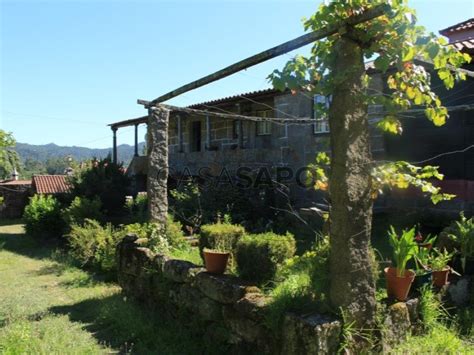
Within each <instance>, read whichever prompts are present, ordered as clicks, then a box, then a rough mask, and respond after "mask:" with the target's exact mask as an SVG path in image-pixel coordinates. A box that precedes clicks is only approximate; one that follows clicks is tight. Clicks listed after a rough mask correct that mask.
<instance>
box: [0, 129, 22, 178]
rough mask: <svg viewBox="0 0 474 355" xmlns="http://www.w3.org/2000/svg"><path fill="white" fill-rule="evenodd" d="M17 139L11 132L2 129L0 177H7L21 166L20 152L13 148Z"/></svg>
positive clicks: (0, 133)
mask: <svg viewBox="0 0 474 355" xmlns="http://www.w3.org/2000/svg"><path fill="white" fill-rule="evenodd" d="M15 144H16V141H15V138H13V135H12V134H11V133H10V132H5V131H4V130H2V129H0V179H7V178H9V177H10V176H11V174H12V172H13V171H14V170H15V169H19V167H20V158H19V157H18V153H17V152H16V151H15V150H13V149H12V148H13V147H15Z"/></svg>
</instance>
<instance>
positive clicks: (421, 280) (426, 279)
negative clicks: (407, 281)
mask: <svg viewBox="0 0 474 355" xmlns="http://www.w3.org/2000/svg"><path fill="white" fill-rule="evenodd" d="M432 274H433V272H432V271H431V270H427V271H426V272H425V273H423V274H419V275H416V276H415V280H414V281H413V287H415V289H416V290H418V291H420V289H422V288H423V287H424V286H426V285H428V286H431V285H432V283H433V277H432Z"/></svg>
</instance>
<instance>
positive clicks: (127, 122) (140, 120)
mask: <svg viewBox="0 0 474 355" xmlns="http://www.w3.org/2000/svg"><path fill="white" fill-rule="evenodd" d="M147 122H148V116H143V117H138V118H131V119H129V120H124V121H119V122H114V123H111V124H109V125H108V126H109V127H111V128H112V129H114V128H121V127H127V126H134V125H136V124H141V123H147Z"/></svg>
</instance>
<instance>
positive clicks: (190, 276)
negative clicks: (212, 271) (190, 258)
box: [184, 266, 207, 286]
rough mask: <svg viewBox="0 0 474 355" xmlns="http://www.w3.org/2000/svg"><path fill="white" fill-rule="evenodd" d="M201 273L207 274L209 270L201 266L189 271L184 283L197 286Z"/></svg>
mask: <svg viewBox="0 0 474 355" xmlns="http://www.w3.org/2000/svg"><path fill="white" fill-rule="evenodd" d="M201 272H207V270H206V269H205V268H203V267H201V266H198V267H193V268H190V269H188V271H187V273H186V277H185V279H184V282H187V283H190V284H192V285H193V286H194V285H195V281H196V276H197V274H199V273H201Z"/></svg>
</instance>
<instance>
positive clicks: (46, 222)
mask: <svg viewBox="0 0 474 355" xmlns="http://www.w3.org/2000/svg"><path fill="white" fill-rule="evenodd" d="M23 218H24V220H25V230H26V233H28V234H29V235H31V236H32V237H36V238H58V237H61V236H62V234H63V232H64V227H65V226H64V222H63V219H62V218H61V204H60V203H59V201H58V200H57V199H56V198H54V197H53V196H45V195H34V196H33V197H32V198H31V199H30V202H29V204H28V205H27V206H26V207H25V212H24V214H23Z"/></svg>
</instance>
